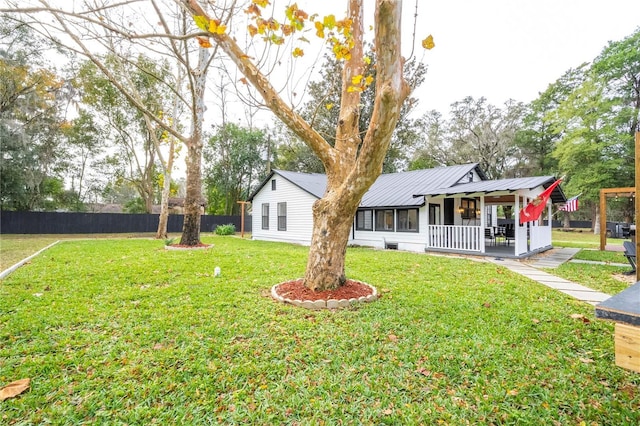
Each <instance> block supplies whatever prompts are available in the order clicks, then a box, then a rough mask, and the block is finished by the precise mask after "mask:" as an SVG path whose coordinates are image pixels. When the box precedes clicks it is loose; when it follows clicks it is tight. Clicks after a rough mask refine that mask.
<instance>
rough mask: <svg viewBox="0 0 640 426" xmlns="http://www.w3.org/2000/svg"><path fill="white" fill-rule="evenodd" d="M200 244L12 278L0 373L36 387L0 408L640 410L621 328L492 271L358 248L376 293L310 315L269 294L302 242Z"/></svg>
mask: <svg viewBox="0 0 640 426" xmlns="http://www.w3.org/2000/svg"><path fill="white" fill-rule="evenodd" d="M203 240H204V242H209V243H214V244H215V245H214V247H213V248H212V249H210V250H207V251H193V252H189V251H167V250H164V243H163V242H162V241H153V240H92V241H65V242H63V243H61V244H58V245H57V246H54V247H53V248H51V249H50V250H48V251H46V252H45V253H43V254H42V255H41V256H38V257H37V258H35V259H34V260H33V261H32V262H31V263H30V264H29V265H26V266H25V267H23V268H20V269H19V270H17V271H16V272H14V273H13V274H12V275H10V276H9V277H8V278H7V279H5V280H3V281H2V282H1V283H0V383H1V384H6V383H8V382H10V381H12V380H16V379H19V378H23V377H31V378H32V384H31V389H30V390H29V391H28V392H26V393H24V394H23V395H21V396H19V397H18V398H15V399H10V400H7V401H4V402H0V419H1V423H3V424H12V423H18V424H46V423H53V424H81V423H91V424H93V423H97V424H153V423H157V424H211V423H223V424H260V425H271V424H376V425H378V424H456V425H457V424H536V425H537V424H576V425H577V424H581V422H585V424H598V425H625V424H637V423H638V421H639V420H640V376H639V375H638V374H637V373H632V372H629V371H626V370H623V369H620V368H618V367H616V366H615V365H614V350H613V326H612V324H610V323H608V322H605V321H600V320H595V319H594V316H593V307H592V306H590V305H587V304H583V303H580V302H577V301H575V300H573V299H571V298H570V297H567V296H564V295H562V294H560V293H557V292H555V291H553V290H550V289H548V288H546V287H543V286H541V285H538V284H537V283H534V282H532V281H530V280H528V279H526V278H523V277H521V276H519V275H516V274H514V273H511V272H509V271H507V270H504V269H502V268H500V267H496V266H495V265H493V264H490V263H478V262H473V261H470V260H465V259H457V258H443V257H431V256H427V255H419V254H411V253H402V252H389V251H373V250H368V249H350V250H349V252H348V255H347V273H348V275H349V276H350V277H352V278H356V279H360V280H363V281H365V282H369V283H371V284H373V285H375V286H377V287H378V289H379V290H380V291H381V293H382V294H383V298H382V299H381V300H379V301H377V302H375V303H371V304H365V305H362V306H359V307H356V308H352V309H348V310H340V311H336V312H329V311H317V312H315V311H307V310H302V309H300V308H295V307H292V306H288V305H283V304H278V303H275V302H274V301H273V300H271V299H270V298H269V297H268V289H269V287H270V286H271V285H273V284H275V283H278V282H281V281H285V280H288V279H291V278H296V277H299V276H301V275H302V274H303V271H304V267H305V264H306V253H307V248H305V247H298V246H293V245H287V244H277V243H267V242H258V241H248V240H241V239H238V238H228V237H207V238H203ZM216 266H220V268H221V270H222V275H221V277H219V278H214V277H213V270H214V268H215V267H216ZM572 314H580V315H582V316H583V317H579V316H574V317H572Z"/></svg>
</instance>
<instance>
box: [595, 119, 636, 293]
mask: <svg viewBox="0 0 640 426" xmlns="http://www.w3.org/2000/svg"><path fill="white" fill-rule="evenodd" d="M635 151H636V158H635V173H636V186H635V187H627V188H606V189H601V190H600V250H604V248H605V246H606V245H607V198H611V197H616V196H617V197H635V195H636V188H638V187H640V131H636V140H635ZM634 205H635V209H634V210H635V220H636V223H637V221H638V218H639V217H640V216H638V212H640V197H635V203H634ZM637 231H638V229H637V228H636V232H637ZM638 237H640V236H639V235H637V234H636V253H638V252H640V238H638ZM636 281H640V268H636Z"/></svg>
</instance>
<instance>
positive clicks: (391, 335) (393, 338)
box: [387, 334, 398, 342]
mask: <svg viewBox="0 0 640 426" xmlns="http://www.w3.org/2000/svg"><path fill="white" fill-rule="evenodd" d="M387 337H388V338H389V340H390V341H392V342H397V341H398V336H396V335H395V334H390V335H388V336H387Z"/></svg>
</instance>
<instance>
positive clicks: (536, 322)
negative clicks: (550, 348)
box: [531, 318, 540, 324]
mask: <svg viewBox="0 0 640 426" xmlns="http://www.w3.org/2000/svg"><path fill="white" fill-rule="evenodd" d="M531 321H533V323H534V324H539V323H540V320H539V319H538V318H533V319H532V320H531Z"/></svg>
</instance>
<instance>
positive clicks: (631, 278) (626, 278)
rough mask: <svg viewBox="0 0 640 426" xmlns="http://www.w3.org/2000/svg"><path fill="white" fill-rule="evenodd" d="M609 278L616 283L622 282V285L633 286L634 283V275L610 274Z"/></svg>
mask: <svg viewBox="0 0 640 426" xmlns="http://www.w3.org/2000/svg"><path fill="white" fill-rule="evenodd" d="M611 276H612V277H613V278H614V279H616V280H618V281H622V282H623V283H628V284H633V283H635V282H636V274H631V275H625V274H612V275H611Z"/></svg>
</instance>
